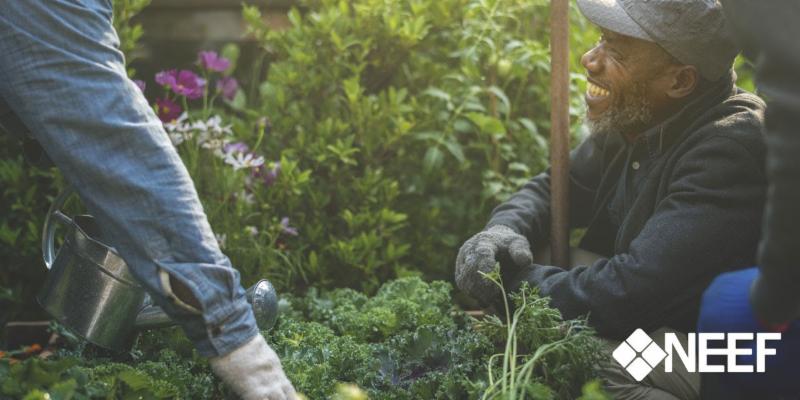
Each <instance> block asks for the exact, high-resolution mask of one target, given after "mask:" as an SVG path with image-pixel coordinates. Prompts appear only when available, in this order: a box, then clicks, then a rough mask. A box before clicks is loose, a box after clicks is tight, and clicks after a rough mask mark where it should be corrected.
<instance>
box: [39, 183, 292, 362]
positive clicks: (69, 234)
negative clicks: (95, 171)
mask: <svg viewBox="0 0 800 400" xmlns="http://www.w3.org/2000/svg"><path fill="white" fill-rule="evenodd" d="M71 195H72V190H71V189H67V190H65V191H64V192H62V193H61V194H59V195H58V197H57V198H56V199H55V201H54V202H53V204H52V205H51V206H50V210H48V212H47V217H46V218H45V223H44V233H43V237H42V255H43V257H44V263H45V265H46V266H47V268H48V269H49V270H50V272H49V273H48V274H47V278H46V279H45V282H44V286H42V289H41V290H40V292H39V294H38V295H37V297H36V298H37V300H38V302H39V304H40V305H41V306H42V307H43V308H44V309H45V310H46V311H47V312H48V313H49V314H50V315H51V316H52V317H53V318H55V319H56V320H58V321H59V322H60V323H61V324H63V325H64V326H66V327H67V328H69V329H70V330H71V331H72V332H74V333H76V334H77V335H79V336H80V337H82V338H84V339H86V340H87V341H89V342H91V343H93V344H95V345H98V346H100V347H103V348H106V349H109V350H113V351H117V352H124V351H129V350H130V349H131V347H132V346H133V341H134V339H135V338H136V336H137V335H138V333H139V331H140V330H145V329H153V328H161V327H167V326H172V325H175V322H174V321H172V320H171V319H170V318H169V317H168V316H167V314H166V313H165V312H164V311H163V310H162V309H161V308H160V307H158V306H156V305H155V304H152V302H151V300H150V298H149V296H147V294H146V292H145V291H144V289H143V288H142V287H141V286H140V285H139V284H138V283H137V282H136V279H135V278H134V277H133V275H131V273H130V270H129V269H128V265H127V264H125V261H124V260H122V258H121V257H120V256H119V255H118V254H117V252H116V250H115V249H114V248H112V247H110V246H108V245H106V244H103V242H101V241H100V240H99V239H98V238H100V229H99V227H98V226H97V223H96V222H95V220H94V218H93V217H92V216H90V215H76V216H74V217H73V218H69V217H68V216H66V215H65V214H64V213H62V212H61V211H60V209H61V208H62V207H63V205H64V203H65V202H66V200H67V198H69V197H70V196H71ZM56 223H58V224H61V225H64V226H65V227H66V234H65V238H64V242H63V244H62V246H61V248H59V249H58V250H56V249H55V231H56ZM247 301H248V302H249V303H250V304H251V305H252V307H253V312H254V313H255V317H256V322H257V324H258V326H259V328H260V329H270V328H272V327H273V326H274V325H275V321H276V319H277V318H278V295H277V293H276V292H275V288H274V287H273V286H272V284H271V283H269V281H267V280H266V279H262V280H260V281H259V282H258V283H256V284H255V285H253V286H252V287H250V288H249V289H247Z"/></svg>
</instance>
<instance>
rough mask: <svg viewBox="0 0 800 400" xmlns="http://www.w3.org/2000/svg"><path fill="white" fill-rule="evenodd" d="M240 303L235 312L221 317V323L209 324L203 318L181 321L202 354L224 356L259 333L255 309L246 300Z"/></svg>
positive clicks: (188, 335) (205, 355)
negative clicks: (254, 313)
mask: <svg viewBox="0 0 800 400" xmlns="http://www.w3.org/2000/svg"><path fill="white" fill-rule="evenodd" d="M239 303H240V302H237V304H236V307H235V310H234V312H232V313H231V314H230V315H228V316H227V317H224V318H222V319H220V321H221V322H220V323H219V324H207V323H205V322H204V321H203V320H202V319H201V318H191V319H188V320H186V321H182V322H181V325H182V327H183V329H184V332H186V336H187V337H188V338H189V340H191V341H192V343H194V345H195V347H196V348H197V351H198V353H200V355H201V356H203V357H217V356H224V355H226V354H228V353H230V352H232V351H234V350H236V349H238V348H239V347H241V346H243V345H244V344H245V343H247V342H248V341H249V340H250V339H252V338H253V337H254V336H255V335H258V334H259V331H258V326H257V325H256V320H255V316H254V315H253V309H252V308H251V307H250V305H249V304H248V303H247V302H245V301H242V302H241V303H244V304H239Z"/></svg>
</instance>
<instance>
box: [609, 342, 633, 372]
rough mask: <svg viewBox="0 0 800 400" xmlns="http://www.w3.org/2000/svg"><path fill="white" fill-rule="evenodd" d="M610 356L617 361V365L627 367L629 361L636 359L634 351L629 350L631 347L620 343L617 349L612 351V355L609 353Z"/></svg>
mask: <svg viewBox="0 0 800 400" xmlns="http://www.w3.org/2000/svg"><path fill="white" fill-rule="evenodd" d="M611 356H612V357H614V359H615V360H617V362H618V363H619V365H622V366H623V367H627V366H628V364H630V363H631V361H633V359H634V358H636V350H634V349H633V348H631V346H628V344H627V343H625V342H622V343H621V344H620V345H619V346H618V347H617V349H616V350H614V352H613V353H611Z"/></svg>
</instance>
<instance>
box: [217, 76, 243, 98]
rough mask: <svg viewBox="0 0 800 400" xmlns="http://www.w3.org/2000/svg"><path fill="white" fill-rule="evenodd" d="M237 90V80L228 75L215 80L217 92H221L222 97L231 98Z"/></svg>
mask: <svg viewBox="0 0 800 400" xmlns="http://www.w3.org/2000/svg"><path fill="white" fill-rule="evenodd" d="M237 90H239V82H236V79H234V78H233V77H230V76H226V77H224V78H222V79H220V80H218V81H217V92H220V93H222V97H224V98H226V99H228V100H233V98H234V96H236V91H237Z"/></svg>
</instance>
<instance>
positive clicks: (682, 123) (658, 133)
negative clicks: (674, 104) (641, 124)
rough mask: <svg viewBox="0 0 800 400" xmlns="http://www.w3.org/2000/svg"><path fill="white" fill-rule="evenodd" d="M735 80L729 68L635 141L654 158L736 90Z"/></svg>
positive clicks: (734, 74) (682, 136)
mask: <svg viewBox="0 0 800 400" xmlns="http://www.w3.org/2000/svg"><path fill="white" fill-rule="evenodd" d="M735 81H736V73H735V72H733V70H731V72H730V73H729V74H728V75H727V76H725V77H722V78H720V79H719V80H718V81H717V82H715V83H713V84H712V85H711V86H709V87H708V88H707V89H706V90H705V91H704V92H703V93H701V94H700V95H699V96H697V97H696V98H695V99H694V100H692V101H691V102H689V104H687V105H686V106H684V107H683V108H682V109H681V110H680V111H678V112H677V113H675V114H674V115H672V116H670V117H669V118H667V119H666V120H665V121H663V122H662V123H660V124H658V125H656V126H654V127H652V128H650V129H648V130H646V131H645V132H644V133H643V134H641V135H640V136H639V137H638V138H637V139H636V141H637V142H639V141H641V142H643V143H644V148H645V149H647V155H648V157H649V158H650V159H653V158H656V157H657V156H658V155H660V154H661V153H662V152H663V151H664V150H665V149H668V148H669V147H670V146H672V144H674V143H675V142H677V141H679V140H680V139H682V138H684V137H685V136H686V135H687V134H688V132H687V129H688V128H689V127H690V126H691V125H692V124H693V123H694V122H695V121H696V120H697V119H698V118H700V117H702V116H703V115H704V114H705V113H706V112H708V110H709V109H711V108H713V107H714V106H716V105H718V104H720V103H722V102H723V101H725V99H727V98H729V97H730V96H732V95H734V94H735V93H736V92H737V88H736V86H735V84H734V82H735Z"/></svg>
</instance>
